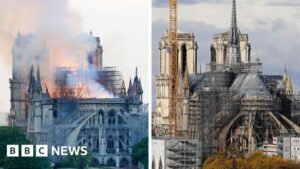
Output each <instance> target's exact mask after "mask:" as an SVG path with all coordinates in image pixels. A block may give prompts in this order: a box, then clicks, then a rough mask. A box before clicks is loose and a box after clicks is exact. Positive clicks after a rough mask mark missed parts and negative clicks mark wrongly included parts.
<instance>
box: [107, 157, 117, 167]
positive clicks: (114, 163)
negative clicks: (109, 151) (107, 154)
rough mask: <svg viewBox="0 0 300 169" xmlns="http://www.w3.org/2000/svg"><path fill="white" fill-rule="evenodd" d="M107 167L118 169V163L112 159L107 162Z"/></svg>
mask: <svg viewBox="0 0 300 169" xmlns="http://www.w3.org/2000/svg"><path fill="white" fill-rule="evenodd" d="M106 165H107V166H109V167H116V161H115V160H114V159H112V158H111V159H109V160H107V162H106Z"/></svg>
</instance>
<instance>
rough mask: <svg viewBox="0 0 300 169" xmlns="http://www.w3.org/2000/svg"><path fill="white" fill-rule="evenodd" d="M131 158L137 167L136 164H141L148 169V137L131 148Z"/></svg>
mask: <svg viewBox="0 0 300 169" xmlns="http://www.w3.org/2000/svg"><path fill="white" fill-rule="evenodd" d="M131 156H132V159H133V164H135V165H137V164H138V162H141V163H142V164H143V165H144V167H145V168H146V169H148V137H145V138H144V139H142V140H141V141H140V142H139V143H137V144H136V145H134V146H133V150H132V154H131Z"/></svg>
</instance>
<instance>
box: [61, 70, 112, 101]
mask: <svg viewBox="0 0 300 169" xmlns="http://www.w3.org/2000/svg"><path fill="white" fill-rule="evenodd" d="M97 77H98V72H97V71H96V70H95V69H93V68H90V69H85V70H83V69H78V70H77V71H76V73H73V74H69V75H68V78H67V83H68V85H69V86H70V87H72V88H75V89H76V88H77V89H79V90H80V92H78V91H77V92H78V94H79V95H81V96H79V97H86V98H115V96H114V95H113V93H110V92H108V91H107V90H106V89H105V88H104V87H103V86H102V85H101V84H99V83H98V82H97V81H96V79H97Z"/></svg>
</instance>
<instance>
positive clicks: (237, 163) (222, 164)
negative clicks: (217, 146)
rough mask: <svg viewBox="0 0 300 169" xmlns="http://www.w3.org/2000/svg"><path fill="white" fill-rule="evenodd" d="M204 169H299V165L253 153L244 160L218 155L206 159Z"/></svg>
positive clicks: (275, 157) (276, 157) (260, 153)
mask: <svg viewBox="0 0 300 169" xmlns="http://www.w3.org/2000/svg"><path fill="white" fill-rule="evenodd" d="M203 168H204V169H299V168H300V164H299V163H297V162H295V161H291V160H284V159H283V158H281V157H279V156H273V157H268V156H266V155H264V154H263V153H262V152H259V151H258V152H255V153H253V154H252V155H250V156H248V157H246V158H242V157H239V158H231V157H228V156H226V154H223V153H222V154H218V155H216V156H214V157H210V158H208V159H207V160H206V161H205V162H204V165H203Z"/></svg>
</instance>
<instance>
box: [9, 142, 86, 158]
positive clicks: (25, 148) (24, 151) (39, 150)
mask: <svg viewBox="0 0 300 169" xmlns="http://www.w3.org/2000/svg"><path fill="white" fill-rule="evenodd" d="M34 147H35V148H34ZM20 152H21V156H20ZM49 154H51V155H52V156H67V155H71V156H79V155H80V156H86V155H87V154H88V151H87V146H77V147H72V146H52V147H51V148H50V151H49V149H48V145H35V146H34V145H7V146H6V156H7V157H34V156H35V157H48V155H49Z"/></svg>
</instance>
